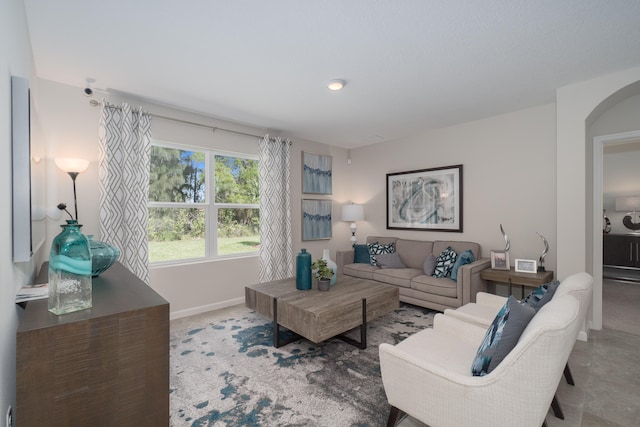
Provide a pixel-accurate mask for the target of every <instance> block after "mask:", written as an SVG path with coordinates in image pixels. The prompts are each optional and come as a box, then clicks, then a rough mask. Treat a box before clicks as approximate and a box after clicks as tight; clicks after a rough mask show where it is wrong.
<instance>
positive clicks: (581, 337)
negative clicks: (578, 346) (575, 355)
mask: <svg viewBox="0 0 640 427" xmlns="http://www.w3.org/2000/svg"><path fill="white" fill-rule="evenodd" d="M587 336H588V335H587V333H586V332H585V331H580V332H578V341H584V342H587Z"/></svg>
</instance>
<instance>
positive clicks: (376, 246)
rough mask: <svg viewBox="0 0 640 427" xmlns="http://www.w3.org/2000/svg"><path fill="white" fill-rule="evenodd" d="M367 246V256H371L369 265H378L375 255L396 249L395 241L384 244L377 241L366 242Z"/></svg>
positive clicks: (388, 252) (389, 252)
mask: <svg viewBox="0 0 640 427" xmlns="http://www.w3.org/2000/svg"><path fill="white" fill-rule="evenodd" d="M367 247H368V248H369V256H371V265H375V266H376V267H380V264H379V263H378V261H377V260H376V255H382V254H391V253H393V252H395V251H396V244H395V243H387V244H386V245H381V244H380V243H378V242H375V243H367Z"/></svg>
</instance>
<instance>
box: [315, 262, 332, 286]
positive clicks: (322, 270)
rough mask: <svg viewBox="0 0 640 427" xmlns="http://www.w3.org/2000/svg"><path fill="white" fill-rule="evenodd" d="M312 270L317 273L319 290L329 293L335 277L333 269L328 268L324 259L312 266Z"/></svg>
mask: <svg viewBox="0 0 640 427" xmlns="http://www.w3.org/2000/svg"><path fill="white" fill-rule="evenodd" d="M311 269H313V270H315V272H316V279H317V280H318V290H319V291H328V290H329V288H330V287H331V286H330V283H331V277H332V276H333V268H330V267H327V261H325V260H323V259H322V258H320V259H318V260H316V261H314V262H313V264H311Z"/></svg>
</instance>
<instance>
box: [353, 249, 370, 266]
mask: <svg viewBox="0 0 640 427" xmlns="http://www.w3.org/2000/svg"><path fill="white" fill-rule="evenodd" d="M353 262H354V263H355V264H371V257H370V256H369V248H368V247H367V245H355V246H354V247H353Z"/></svg>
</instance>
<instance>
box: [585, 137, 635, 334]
mask: <svg viewBox="0 0 640 427" xmlns="http://www.w3.org/2000/svg"><path fill="white" fill-rule="evenodd" d="M635 148H638V149H640V130H638V131H632V132H624V133H617V134H611V135H604V136H599V137H595V138H594V139H593V150H594V151H593V159H594V164H593V171H594V174H593V176H594V204H593V207H594V211H593V218H594V221H593V260H592V262H593V264H592V265H593V274H594V279H595V280H600V281H601V283H602V293H601V294H600V295H596V294H594V296H593V328H595V329H600V328H602V327H606V328H610V329H618V330H625V331H626V332H631V331H630V330H628V329H631V330H633V331H635V332H633V333H635V334H637V333H638V332H637V331H638V330H640V321H637V320H636V319H637V318H638V317H639V316H637V314H638V308H637V307H638V301H640V283H630V282H628V281H620V280H615V278H605V276H607V277H608V276H610V274H609V272H607V273H608V274H606V275H605V274H603V273H604V268H603V236H604V234H603V217H602V215H603V209H605V208H606V207H609V208H610V209H607V210H608V211H610V210H611V209H612V208H613V204H612V203H613V201H612V200H611V198H615V196H616V193H620V195H628V194H630V193H633V192H635V193H636V194H640V188H623V187H619V188H617V189H614V188H611V182H610V181H611V180H610V179H607V180H606V181H607V185H608V187H609V188H605V187H604V183H605V176H604V173H605V151H607V152H610V153H615V152H616V151H618V152H619V151H621V152H623V153H624V151H625V150H634V149H635ZM629 181H635V180H629ZM635 182H637V181H635ZM605 191H606V193H607V194H606V195H605ZM623 193H626V194H623ZM610 214H611V215H612V217H613V218H612V233H614V232H618V233H625V229H624V227H623V226H622V225H621V224H620V218H621V217H622V216H624V213H620V212H615V213H614V212H611V213H610Z"/></svg>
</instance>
